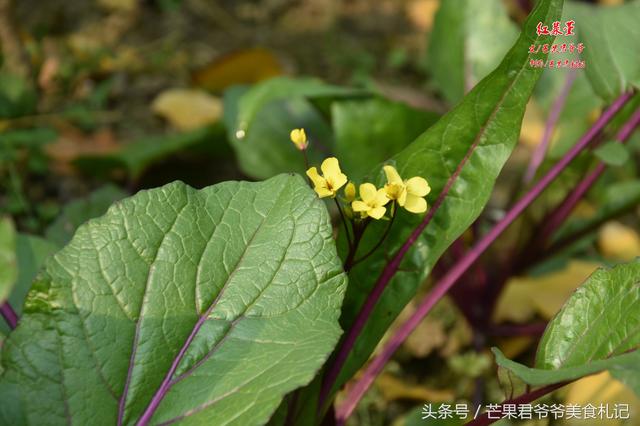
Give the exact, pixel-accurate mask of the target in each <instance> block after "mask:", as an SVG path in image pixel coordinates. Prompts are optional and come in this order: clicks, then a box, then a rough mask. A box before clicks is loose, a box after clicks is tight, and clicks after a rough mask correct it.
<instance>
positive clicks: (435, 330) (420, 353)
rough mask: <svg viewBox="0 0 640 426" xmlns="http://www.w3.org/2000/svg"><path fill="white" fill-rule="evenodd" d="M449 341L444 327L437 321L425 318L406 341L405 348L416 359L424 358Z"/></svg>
mask: <svg viewBox="0 0 640 426" xmlns="http://www.w3.org/2000/svg"><path fill="white" fill-rule="evenodd" d="M446 340H447V335H446V334H445V331H444V326H443V324H442V322H441V321H438V320H437V319H431V318H429V317H427V318H425V319H424V320H423V321H422V322H421V323H420V324H418V326H417V327H416V329H415V330H413V332H412V333H411V334H410V335H409V337H408V338H407V340H405V341H404V343H403V347H404V348H405V349H406V350H407V351H408V352H409V353H410V354H411V355H413V356H414V357H416V358H424V357H426V356H427V355H429V354H430V353H431V351H432V350H434V349H435V348H439V347H441V346H442V345H444V343H445V342H446Z"/></svg>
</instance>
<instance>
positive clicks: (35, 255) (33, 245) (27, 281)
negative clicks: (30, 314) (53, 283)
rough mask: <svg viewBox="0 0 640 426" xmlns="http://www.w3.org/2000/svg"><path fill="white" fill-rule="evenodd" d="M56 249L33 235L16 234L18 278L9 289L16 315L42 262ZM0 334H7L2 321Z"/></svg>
mask: <svg viewBox="0 0 640 426" xmlns="http://www.w3.org/2000/svg"><path fill="white" fill-rule="evenodd" d="M58 248H59V247H58V246H56V245H54V244H52V243H50V242H49V241H47V240H45V239H42V238H40V237H37V236H35V235H27V234H18V235H17V236H16V244H15V256H16V261H17V266H18V276H17V277H16V280H15V282H14V284H13V288H12V289H11V294H10V295H9V303H11V306H12V307H13V309H14V310H15V311H16V312H17V313H18V315H19V314H21V313H22V305H23V304H24V299H25V297H26V296H27V293H28V292H29V289H30V288H31V282H32V281H33V279H34V278H35V276H36V274H37V273H38V270H39V269H40V267H41V266H42V264H43V263H44V260H45V259H46V258H47V257H48V256H49V255H50V254H52V253H54V252H55V251H56V250H58ZM0 332H5V333H9V327H8V326H7V325H6V324H5V323H4V321H0Z"/></svg>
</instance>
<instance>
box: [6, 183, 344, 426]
mask: <svg viewBox="0 0 640 426" xmlns="http://www.w3.org/2000/svg"><path fill="white" fill-rule="evenodd" d="M345 285H346V277H345V275H344V273H343V272H342V267H341V262H340V260H339V258H338V257H337V255H336V251H335V245H334V242H333V238H332V227H331V223H330V218H329V215H328V213H327V209H326V207H325V205H324V203H323V202H322V201H321V200H320V199H318V198H317V197H316V196H315V194H314V193H313V192H312V191H311V189H310V188H309V187H308V186H307V184H306V182H305V181H304V179H302V178H301V177H300V176H295V175H280V176H277V177H274V178H273V179H270V180H267V181H264V182H259V183H248V182H225V183H221V184H218V185H214V186H211V187H207V188H204V189H202V190H195V189H193V188H191V187H188V186H187V185H185V184H183V183H181V182H176V183H172V184H169V185H166V186H164V187H161V188H158V189H153V190H149V191H141V192H139V193H138V194H137V195H135V196H133V197H131V198H127V199H125V200H122V201H120V202H117V203H116V204H114V205H113V206H112V207H111V208H110V209H109V211H108V212H107V214H105V215H104V216H102V217H100V218H98V219H92V220H90V221H89V222H87V223H86V224H84V225H82V226H81V227H80V228H79V229H78V231H77V232H76V234H75V236H74V238H73V239H72V241H71V242H70V243H69V244H68V245H67V246H66V247H65V248H63V249H62V250H61V251H60V252H58V253H57V254H56V255H55V256H53V257H50V258H49V259H48V261H47V262H46V264H45V267H44V270H43V271H42V272H41V273H40V275H39V276H38V278H37V279H36V281H35V282H34V284H33V287H32V290H31V292H30V293H29V296H28V298H27V300H26V303H25V315H24V316H23V318H22V320H21V321H20V324H19V325H18V327H17V328H16V330H14V331H13V332H12V333H11V335H10V337H9V338H8V340H7V342H6V344H5V348H4V351H3V355H2V365H3V366H4V368H5V372H4V374H3V376H2V378H1V381H0V399H1V400H2V401H11V403H10V404H5V403H3V404H1V406H0V419H1V420H0V423H3V424H25V423H28V424H52V423H67V422H72V423H75V424H105V425H106V424H109V425H112V424H116V422H117V421H118V417H119V412H120V417H121V419H122V423H123V424H134V423H135V422H136V421H137V420H139V419H140V417H141V416H142V415H143V413H144V412H145V410H146V408H147V407H149V406H150V403H151V400H152V398H153V397H154V395H155V396H156V397H158V399H159V400H160V403H159V406H158V408H157V410H156V411H155V414H154V415H153V417H152V419H151V423H152V424H158V423H163V422H170V421H178V420H179V421H180V423H181V424H239V425H251V424H264V423H266V421H267V419H268V418H269V416H270V415H271V414H272V413H273V411H274V410H275V409H276V407H277V406H278V404H279V402H280V400H281V399H282V397H283V395H284V394H285V393H287V392H289V391H291V390H293V389H295V388H296V387H298V386H301V385H303V384H306V383H308V382H309V381H310V380H311V379H312V378H313V376H314V375H315V372H316V371H317V370H318V369H319V368H320V366H321V365H322V364H323V363H324V362H325V360H326V358H327V356H328V355H329V352H330V351H331V349H332V348H333V346H334V345H335V344H336V342H337V340H338V337H339V335H340V333H341V330H340V328H339V326H338V316H339V314H340V304H341V301H342V297H343V293H344V289H345ZM120 402H122V404H120Z"/></svg>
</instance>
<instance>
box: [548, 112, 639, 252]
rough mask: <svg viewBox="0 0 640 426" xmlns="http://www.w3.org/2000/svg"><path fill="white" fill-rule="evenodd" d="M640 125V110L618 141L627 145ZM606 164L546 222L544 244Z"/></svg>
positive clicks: (633, 116) (619, 135) (621, 131)
mask: <svg viewBox="0 0 640 426" xmlns="http://www.w3.org/2000/svg"><path fill="white" fill-rule="evenodd" d="M639 124H640V109H638V110H636V111H635V112H634V113H633V114H632V115H631V118H629V120H628V121H627V122H626V123H625V124H624V125H623V126H622V127H621V128H620V130H619V131H618V134H617V135H616V140H617V141H619V142H621V143H625V142H626V141H627V139H629V136H631V134H632V133H633V131H634V130H635V128H636V127H638V125H639ZM605 169H606V164H604V163H602V162H600V163H599V164H598V165H597V166H596V168H595V169H594V170H593V171H592V172H591V173H589V174H588V175H587V176H586V177H585V178H584V179H583V180H582V181H581V182H580V183H579V184H578V185H577V186H576V188H575V189H574V190H573V191H571V192H570V193H569V195H567V198H565V200H564V201H563V202H562V203H561V204H560V206H558V208H557V209H556V210H554V211H553V212H552V213H551V214H550V215H549V216H548V218H547V219H546V220H545V221H544V226H543V228H542V230H541V232H540V234H539V238H540V241H542V242H543V243H544V242H545V241H547V240H548V238H549V237H551V235H553V233H554V232H555V231H556V230H557V229H558V228H559V227H560V225H562V224H563V223H564V221H565V220H566V219H567V217H569V215H570V214H571V212H572V211H573V209H574V208H575V207H576V205H577V204H578V202H579V201H580V200H581V199H582V198H583V197H584V195H585V194H586V193H587V191H589V189H590V188H591V187H592V186H593V184H594V183H595V182H596V180H598V178H599V177H600V176H601V175H602V173H604V171H605Z"/></svg>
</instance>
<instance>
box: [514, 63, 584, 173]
mask: <svg viewBox="0 0 640 426" xmlns="http://www.w3.org/2000/svg"><path fill="white" fill-rule="evenodd" d="M575 79H576V70H575V69H571V70H569V73H568V74H567V80H566V81H565V83H564V86H563V87H562V91H561V92H560V95H559V96H558V97H557V99H556V100H555V102H554V103H553V106H552V107H551V111H550V112H549V117H548V118H547V122H546V123H545V126H544V134H543V135H542V140H541V141H540V143H539V144H538V146H537V147H536V149H535V151H534V152H533V155H532V156H531V161H530V162H529V166H528V167H527V171H526V173H525V174H524V183H525V184H528V183H530V182H531V181H532V180H533V178H534V177H535V176H536V172H537V171H538V168H539V167H540V164H542V161H543V160H544V157H545V155H546V154H547V149H548V148H549V144H550V143H551V137H552V136H553V132H554V130H555V128H556V124H557V123H558V120H559V119H560V114H561V113H562V110H563V109H564V104H565V103H566V102H567V98H568V97H569V92H570V91H571V86H573V82H574V81H575Z"/></svg>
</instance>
